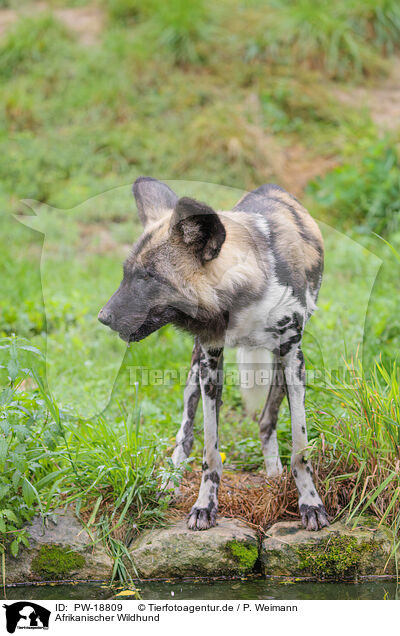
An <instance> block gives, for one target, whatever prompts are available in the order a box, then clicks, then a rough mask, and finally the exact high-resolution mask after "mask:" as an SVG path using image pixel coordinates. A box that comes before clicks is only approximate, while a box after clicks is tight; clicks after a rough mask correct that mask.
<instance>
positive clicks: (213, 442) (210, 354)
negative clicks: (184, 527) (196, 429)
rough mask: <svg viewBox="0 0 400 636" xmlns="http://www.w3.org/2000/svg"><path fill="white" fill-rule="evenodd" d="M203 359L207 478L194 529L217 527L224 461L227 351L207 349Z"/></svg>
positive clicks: (191, 521) (204, 477) (191, 519)
mask: <svg viewBox="0 0 400 636" xmlns="http://www.w3.org/2000/svg"><path fill="white" fill-rule="evenodd" d="M203 351H204V356H202V357H201V360H200V388H201V397H202V400H203V414H204V451H203V466H202V468H203V475H202V479H201V485H200V491H199V496H198V498H197V501H196V503H195V504H194V506H193V508H192V510H191V511H190V514H189V517H188V527H189V528H190V529H191V530H207V528H211V527H212V526H215V524H216V519H217V511H218V489H219V482H220V479H221V474H222V461H221V456H220V454H219V450H218V414H219V407H220V403H221V393H222V382H223V381H222V375H223V349H206V348H205V347H203Z"/></svg>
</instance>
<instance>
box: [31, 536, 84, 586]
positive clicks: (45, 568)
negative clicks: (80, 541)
mask: <svg viewBox="0 0 400 636" xmlns="http://www.w3.org/2000/svg"><path fill="white" fill-rule="evenodd" d="M84 566H85V558H84V557H83V556H82V554H80V553H79V552H76V551H75V550H72V549H71V547H70V546H68V545H65V546H57V545H42V547H41V548H40V549H39V552H38V553H37V555H36V556H35V558H34V559H33V560H32V564H31V570H32V572H33V574H37V575H38V576H40V577H45V578H48V579H49V580H51V581H55V580H62V579H66V578H70V577H71V576H73V575H75V574H79V571H80V570H82V568H83V567H84Z"/></svg>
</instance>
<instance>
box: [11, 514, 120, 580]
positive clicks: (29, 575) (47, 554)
mask: <svg viewBox="0 0 400 636" xmlns="http://www.w3.org/2000/svg"><path fill="white" fill-rule="evenodd" d="M27 532H28V537H29V546H28V547H25V546H24V547H22V548H21V549H20V551H19V553H18V556H17V557H16V558H15V557H13V556H11V555H9V554H8V555H7V556H6V569H5V571H6V582H7V583H10V584H12V583H14V584H15V583H26V582H28V581H29V582H41V581H61V580H63V579H68V580H76V581H108V580H109V579H110V576H111V573H112V569H113V561H112V559H111V557H110V556H109V554H108V553H107V551H106V549H105V548H104V546H103V545H102V544H101V543H100V542H99V541H97V542H96V543H93V541H92V539H91V538H90V537H89V535H88V534H87V532H86V531H85V529H84V528H83V527H82V524H81V523H80V521H79V519H77V518H76V517H75V515H74V514H73V512H72V510H67V511H65V510H60V511H57V514H56V515H55V516H54V517H53V520H48V522H47V524H46V525H44V523H43V520H42V519H41V518H40V517H39V516H37V517H35V518H34V519H33V520H32V522H31V523H30V524H29V525H28V526H27Z"/></svg>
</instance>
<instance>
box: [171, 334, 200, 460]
mask: <svg viewBox="0 0 400 636" xmlns="http://www.w3.org/2000/svg"><path fill="white" fill-rule="evenodd" d="M201 355H202V349H201V345H200V343H199V342H198V339H197V338H196V339H195V343H194V347H193V353H192V362H191V365H190V371H189V375H188V378H187V382H186V386H185V390H184V392H183V416H182V423H181V426H180V429H179V431H178V433H177V436H176V445H175V450H174V453H173V455H172V461H173V462H174V466H179V465H180V464H182V463H183V462H184V461H185V460H186V459H187V458H188V457H189V455H190V452H191V450H192V446H193V424H194V418H195V416H196V409H197V404H198V402H199V399H200V379H199V376H200V358H201Z"/></svg>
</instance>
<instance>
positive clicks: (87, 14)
mask: <svg viewBox="0 0 400 636" xmlns="http://www.w3.org/2000/svg"><path fill="white" fill-rule="evenodd" d="M54 15H55V16H56V18H57V19H58V20H60V22H62V23H63V24H65V26H66V27H67V28H68V29H70V30H71V31H73V32H74V33H75V34H76V36H77V37H78V40H79V41H80V43H81V44H84V45H85V46H93V45H94V44H96V43H97V42H98V40H99V37H100V34H101V32H102V30H103V27H104V14H103V12H102V11H101V10H100V9H99V8H98V7H77V8H71V9H56V10H55V11H54Z"/></svg>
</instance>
